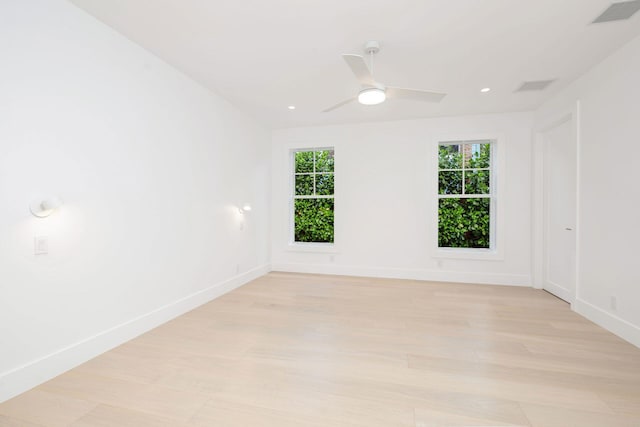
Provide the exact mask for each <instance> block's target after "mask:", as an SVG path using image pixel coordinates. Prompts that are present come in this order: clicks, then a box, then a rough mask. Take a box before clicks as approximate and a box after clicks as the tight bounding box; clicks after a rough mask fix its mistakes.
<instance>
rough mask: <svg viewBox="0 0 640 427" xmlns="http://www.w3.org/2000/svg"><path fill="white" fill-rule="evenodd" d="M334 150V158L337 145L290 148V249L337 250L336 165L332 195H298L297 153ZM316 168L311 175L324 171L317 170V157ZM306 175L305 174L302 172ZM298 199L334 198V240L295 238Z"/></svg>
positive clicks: (310, 250)
mask: <svg viewBox="0 0 640 427" xmlns="http://www.w3.org/2000/svg"><path fill="white" fill-rule="evenodd" d="M327 150H330V151H333V156H334V158H335V157H336V149H335V146H330V145H327V146H325V145H314V146H296V147H292V148H290V149H289V153H288V156H289V168H288V172H287V173H288V180H289V189H288V191H289V195H288V200H289V225H288V231H287V232H288V247H289V250H294V251H302V252H331V253H334V252H335V248H336V237H337V236H336V220H335V200H336V191H335V182H336V168H335V165H334V169H333V172H331V173H332V174H333V182H334V189H333V194H332V195H316V194H314V195H313V196H308V195H304V196H296V153H299V152H308V151H327ZM313 163H314V170H313V172H312V173H310V174H309V175H311V176H315V175H317V174H323V173H322V172H320V173H318V172H316V170H315V163H316V162H315V159H314V162H313ZM302 175H304V174H302ZM314 193H315V179H314ZM296 199H302V200H305V199H306V200H314V199H333V203H334V222H333V242H297V241H296V240H295V201H296Z"/></svg>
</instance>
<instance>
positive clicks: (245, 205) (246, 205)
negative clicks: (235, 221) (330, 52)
mask: <svg viewBox="0 0 640 427" xmlns="http://www.w3.org/2000/svg"><path fill="white" fill-rule="evenodd" d="M250 210H251V205H250V204H249V203H248V202H244V203H243V204H242V206H241V207H239V208H238V211H239V212H240V213H241V214H243V213H245V212H249V211H250Z"/></svg>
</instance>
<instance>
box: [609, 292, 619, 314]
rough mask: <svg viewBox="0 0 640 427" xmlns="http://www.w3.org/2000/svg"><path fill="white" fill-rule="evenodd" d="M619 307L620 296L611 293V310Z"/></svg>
mask: <svg viewBox="0 0 640 427" xmlns="http://www.w3.org/2000/svg"><path fill="white" fill-rule="evenodd" d="M617 309H618V298H617V297H616V296H615V295H611V310H613V311H615V310H617Z"/></svg>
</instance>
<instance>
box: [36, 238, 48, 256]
mask: <svg viewBox="0 0 640 427" xmlns="http://www.w3.org/2000/svg"><path fill="white" fill-rule="evenodd" d="M33 253H34V254H35V255H44V254H48V253H49V239H48V238H47V236H36V237H34V239H33Z"/></svg>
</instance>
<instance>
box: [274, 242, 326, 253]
mask: <svg viewBox="0 0 640 427" xmlns="http://www.w3.org/2000/svg"><path fill="white" fill-rule="evenodd" d="M286 250H287V251H288V252H309V253H321V254H336V253H338V250H337V249H336V245H335V243H289V244H288V245H287V248H286Z"/></svg>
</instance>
